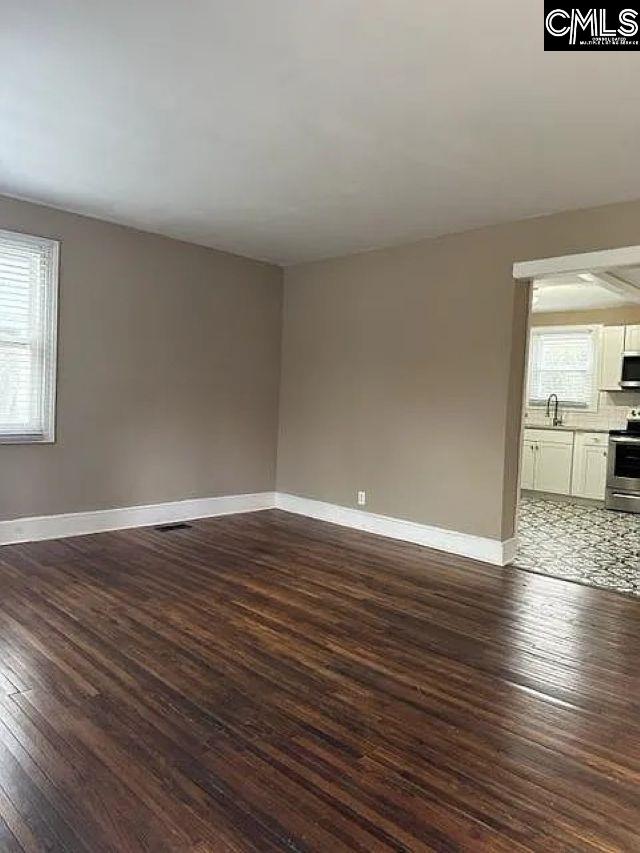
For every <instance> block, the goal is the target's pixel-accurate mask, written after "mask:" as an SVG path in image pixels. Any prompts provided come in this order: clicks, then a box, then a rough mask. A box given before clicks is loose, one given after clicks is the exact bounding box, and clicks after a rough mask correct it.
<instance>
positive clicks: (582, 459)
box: [571, 432, 608, 500]
mask: <svg viewBox="0 0 640 853" xmlns="http://www.w3.org/2000/svg"><path fill="white" fill-rule="evenodd" d="M607 450H608V436H607V435H606V433H597V432H594V433H590V432H583V433H577V435H576V439H575V444H574V452H573V477H572V490H571V494H572V495H576V497H580V498H595V499H596V500H604V493H605V486H606V482H607Z"/></svg>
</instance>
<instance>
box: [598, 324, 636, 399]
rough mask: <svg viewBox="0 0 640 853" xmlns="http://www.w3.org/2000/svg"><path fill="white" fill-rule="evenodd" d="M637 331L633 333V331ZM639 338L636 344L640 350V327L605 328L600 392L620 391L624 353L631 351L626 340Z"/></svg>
mask: <svg viewBox="0 0 640 853" xmlns="http://www.w3.org/2000/svg"><path fill="white" fill-rule="evenodd" d="M634 329H635V330H637V331H636V332H633V330H634ZM634 336H637V340H635V343H637V345H638V349H640V326H604V327H603V329H602V348H601V356H600V390H601V391H619V390H620V376H621V369H622V353H623V352H624V350H625V349H629V347H628V346H627V342H626V339H627V338H629V339H632V338H634ZM632 349H633V347H632Z"/></svg>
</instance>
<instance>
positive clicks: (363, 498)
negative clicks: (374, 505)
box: [358, 492, 367, 506]
mask: <svg viewBox="0 0 640 853" xmlns="http://www.w3.org/2000/svg"><path fill="white" fill-rule="evenodd" d="M366 505H367V493H366V492H358V506H366Z"/></svg>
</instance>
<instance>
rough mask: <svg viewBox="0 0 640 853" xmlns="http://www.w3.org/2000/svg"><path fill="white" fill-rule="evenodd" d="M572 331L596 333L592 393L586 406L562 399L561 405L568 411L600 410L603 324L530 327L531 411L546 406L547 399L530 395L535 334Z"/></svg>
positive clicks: (529, 377) (528, 368)
mask: <svg viewBox="0 0 640 853" xmlns="http://www.w3.org/2000/svg"><path fill="white" fill-rule="evenodd" d="M570 332H591V333H592V334H593V335H594V352H593V376H592V377H591V395H590V398H589V402H588V404H587V405H586V406H575V405H573V406H572V405H570V404H569V403H564V402H563V401H562V400H560V402H559V405H560V407H561V408H562V410H563V411H565V412H567V411H569V412H583V413H585V414H593V413H595V412H597V411H598V403H599V396H600V387H599V386H600V382H599V378H600V354H601V342H602V326H599V325H591V326H585V325H583V326H531V328H530V329H529V355H528V363H527V382H526V388H525V392H526V395H527V409H529V410H530V411H539V410H540V409H543V408H545V406H546V405H547V404H546V401H544V400H531V398H530V396H529V387H530V382H531V359H532V357H533V336H534V335H536V334H538V335H540V334H554V333H555V334H559V335H561V334H567V333H570Z"/></svg>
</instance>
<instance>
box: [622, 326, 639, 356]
mask: <svg viewBox="0 0 640 853" xmlns="http://www.w3.org/2000/svg"><path fill="white" fill-rule="evenodd" d="M624 330H625V331H624V348H625V350H626V351H627V352H640V326H625V327H624Z"/></svg>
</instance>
